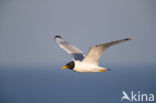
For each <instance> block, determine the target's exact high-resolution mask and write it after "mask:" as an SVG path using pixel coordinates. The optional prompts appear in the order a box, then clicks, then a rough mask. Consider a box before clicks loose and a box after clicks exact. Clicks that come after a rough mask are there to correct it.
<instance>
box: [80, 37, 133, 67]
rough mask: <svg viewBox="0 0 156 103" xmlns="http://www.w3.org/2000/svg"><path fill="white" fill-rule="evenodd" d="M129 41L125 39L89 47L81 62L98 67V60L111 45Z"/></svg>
mask: <svg viewBox="0 0 156 103" xmlns="http://www.w3.org/2000/svg"><path fill="white" fill-rule="evenodd" d="M128 40H131V38H126V39H122V40H117V41H112V42H108V43H104V44H99V45H95V46H92V47H90V49H89V51H88V54H87V55H86V57H85V58H84V60H83V62H87V63H91V64H95V65H98V60H99V59H100V57H101V55H102V54H103V52H104V51H105V50H106V49H107V48H109V47H110V46H112V45H116V44H119V43H122V42H125V41H128Z"/></svg>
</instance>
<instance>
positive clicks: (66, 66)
mask: <svg viewBox="0 0 156 103" xmlns="http://www.w3.org/2000/svg"><path fill="white" fill-rule="evenodd" d="M74 67H75V63H74V61H71V62H69V63H67V64H66V65H65V66H63V67H62V69H65V68H69V69H71V70H73V68H74Z"/></svg>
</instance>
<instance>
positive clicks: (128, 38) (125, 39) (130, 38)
mask: <svg viewBox="0 0 156 103" xmlns="http://www.w3.org/2000/svg"><path fill="white" fill-rule="evenodd" d="M125 40H133V38H126V39H125Z"/></svg>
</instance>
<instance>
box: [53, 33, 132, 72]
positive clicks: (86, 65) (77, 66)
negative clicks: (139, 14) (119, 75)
mask: <svg viewBox="0 0 156 103" xmlns="http://www.w3.org/2000/svg"><path fill="white" fill-rule="evenodd" d="M54 39H55V41H56V42H57V44H58V45H59V47H61V48H62V49H64V50H65V51H66V52H67V53H69V54H70V55H71V56H72V58H73V61H71V62H69V63H67V64H66V65H65V66H63V67H62V69H65V68H68V69H71V70H73V71H75V72H106V70H110V69H106V68H104V67H100V66H98V60H99V59H100V57H101V55H102V54H103V52H104V51H105V50H106V49H107V48H109V47H110V46H112V45H116V44H119V43H121V42H125V41H128V40H131V38H125V39H122V40H117V41H112V42H108V43H104V44H98V45H95V46H92V47H90V49H89V51H88V54H87V55H86V56H84V55H83V52H82V51H81V50H80V49H78V48H77V47H75V46H73V45H71V44H70V43H68V42H67V41H65V40H64V39H63V38H62V37H61V36H58V35H57V36H55V38H54Z"/></svg>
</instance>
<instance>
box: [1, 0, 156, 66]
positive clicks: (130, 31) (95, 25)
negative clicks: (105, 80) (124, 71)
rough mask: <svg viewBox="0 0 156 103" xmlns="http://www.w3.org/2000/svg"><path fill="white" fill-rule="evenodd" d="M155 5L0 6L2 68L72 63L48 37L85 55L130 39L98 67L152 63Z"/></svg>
mask: <svg viewBox="0 0 156 103" xmlns="http://www.w3.org/2000/svg"><path fill="white" fill-rule="evenodd" d="M155 4H156V1H155V0H44V1H43V0H33V1H29V0H13V1H11V0H1V1H0V48H1V49H0V65H21V64H22V65H23V64H24V65H28V64H56V63H57V64H58V63H66V62H67V61H70V60H71V58H70V56H69V55H67V53H66V52H64V51H63V50H61V49H60V48H59V47H58V46H57V45H56V43H55V41H54V40H53V39H52V38H51V37H50V34H52V35H55V34H56V35H61V36H63V37H64V39H66V40H67V41H69V42H70V43H72V44H74V45H75V46H77V47H79V48H80V49H81V50H82V51H84V53H85V54H86V53H87V51H88V48H89V47H90V46H92V45H95V44H99V43H104V42H109V41H112V40H118V39H123V38H126V37H133V38H134V40H132V41H129V42H126V43H123V44H120V45H116V46H113V47H111V48H109V49H108V50H107V51H106V52H105V53H104V55H103V56H102V58H101V60H100V63H139V64H141V63H156V55H155V53H156V46H155V44H156V41H155V38H156V20H155V18H156V12H155V10H156V7H155Z"/></svg>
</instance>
